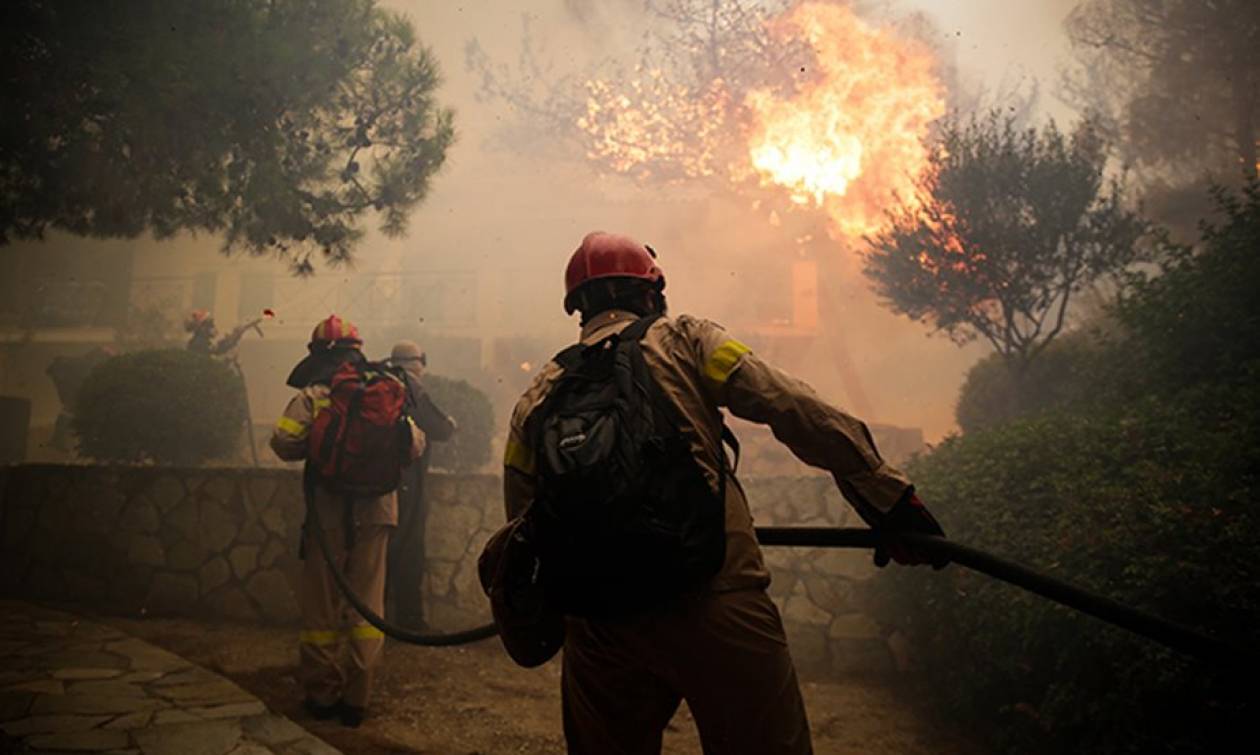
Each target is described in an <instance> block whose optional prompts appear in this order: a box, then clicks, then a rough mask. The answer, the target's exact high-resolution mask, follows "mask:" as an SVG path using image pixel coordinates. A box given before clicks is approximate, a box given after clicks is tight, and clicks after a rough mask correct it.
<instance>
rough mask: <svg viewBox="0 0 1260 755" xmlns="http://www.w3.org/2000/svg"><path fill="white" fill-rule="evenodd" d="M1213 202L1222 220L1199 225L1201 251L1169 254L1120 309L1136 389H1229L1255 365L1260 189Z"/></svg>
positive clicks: (1259, 339)
mask: <svg viewBox="0 0 1260 755" xmlns="http://www.w3.org/2000/svg"><path fill="white" fill-rule="evenodd" d="M1214 195H1215V205H1216V207H1217V210H1218V215H1219V216H1220V217H1221V218H1222V221H1221V222H1220V223H1219V224H1210V223H1209V224H1205V225H1204V226H1203V231H1202V237H1203V238H1202V243H1201V245H1200V247H1199V249H1197V250H1196V249H1192V248H1185V247H1174V248H1173V249H1172V250H1171V253H1170V254H1169V255H1168V256H1167V259H1166V261H1165V263H1164V266H1163V270H1162V274H1161V275H1159V276H1157V277H1147V278H1144V279H1140V280H1139V281H1138V282H1137V283H1136V285H1135V286H1134V290H1133V294H1132V295H1131V296H1129V297H1127V298H1125V299H1123V300H1121V302H1120V305H1119V307H1118V310H1117V315H1118V316H1119V318H1120V320H1121V321H1122V322H1123V323H1124V324H1125V325H1126V326H1127V328H1128V330H1129V332H1130V333H1131V334H1132V336H1131V338H1130V341H1129V343H1128V344H1126V345H1127V347H1128V348H1127V351H1128V358H1127V359H1125V360H1124V361H1123V364H1124V365H1126V366H1127V367H1128V368H1129V376H1128V380H1127V381H1126V382H1127V384H1129V385H1130V386H1132V387H1133V390H1136V391H1141V390H1150V389H1152V388H1155V389H1163V390H1169V389H1175V388H1179V387H1182V386H1187V385H1193V384H1196V383H1198V382H1201V381H1204V380H1213V381H1220V382H1228V381H1230V380H1234V379H1237V378H1239V377H1242V376H1245V375H1246V374H1247V373H1248V372H1249V371H1252V370H1255V369H1257V365H1260V305H1258V304H1257V301H1256V292H1257V291H1260V182H1257V181H1254V180H1253V181H1251V182H1249V183H1248V184H1247V185H1246V186H1245V187H1244V188H1243V189H1242V190H1241V191H1240V192H1239V193H1237V194H1231V193H1228V192H1226V191H1224V190H1223V189H1217V190H1215V191H1214ZM1135 372H1136V373H1137V374H1134V373H1135ZM1155 378H1157V379H1158V384H1157V385H1152V380H1153V379H1155Z"/></svg>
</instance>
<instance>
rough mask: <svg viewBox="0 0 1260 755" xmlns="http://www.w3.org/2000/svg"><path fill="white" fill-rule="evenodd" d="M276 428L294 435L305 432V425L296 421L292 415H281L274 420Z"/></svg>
mask: <svg viewBox="0 0 1260 755" xmlns="http://www.w3.org/2000/svg"><path fill="white" fill-rule="evenodd" d="M276 429H277V430H280V431H281V432H284V433H288V434H289V435H294V436H297V435H303V434H304V433H306V425H304V424H302V423H301V422H298V421H297V420H295V419H293V418H292V417H281V418H280V419H278V420H276Z"/></svg>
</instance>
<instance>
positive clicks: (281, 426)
mask: <svg viewBox="0 0 1260 755" xmlns="http://www.w3.org/2000/svg"><path fill="white" fill-rule="evenodd" d="M328 395H329V388H328V386H326V385H320V384H316V385H311V386H307V387H306V388H303V389H302V390H301V391H299V392H298V394H297V395H296V396H294V397H293V398H292V399H291V400H290V401H289V405H288V406H287V407H285V410H284V414H282V415H281V416H280V419H279V420H277V421H276V427H275V429H274V430H273V431H272V433H271V450H273V451H275V452H276V456H279V457H280V458H281V459H284V460H285V461H301V460H303V459H305V458H306V438H307V435H309V434H310V431H311V424H312V423H314V421H315V415H317V414H318V413H319V412H320V411H321V410H323V409H324V408H325V407H327V406H328V405H329V403H330V402H329V398H328ZM407 423H408V424H409V425H410V426H411V450H410V454H409V457H410V459H411V460H412V461H415V460H416V459H418V458H420V455H421V454H423V453H424V447H425V438H424V433H423V432H421V431H420V428H418V427H416V424H415V422H412V420H411V418H410V417H408V418H407ZM315 500H316V502H317V504H318V506H319V520H320V522H322V523H323V525H324V527H325V528H327V529H334V528H339V527H341V526H342V524H343V522H344V517H345V515H346V512H345V508H346V507H345V502H344V500H343V499H342V498H341V497H340V496H336V495H333V494H332V493H330V492H328V491H327V490H324V489H323V488H319V487H316V489H315ZM351 515H352V516H353V519H354V524H355V525H361V524H384V525H391V526H394V525H397V524H398V497H397V495H395V494H394V493H388V494H386V495H383V496H379V497H377V498H364V499H360V500H357V501H356V502H355V505H354V506H353V507H351Z"/></svg>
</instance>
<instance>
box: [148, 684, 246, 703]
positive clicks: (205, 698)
mask: <svg viewBox="0 0 1260 755" xmlns="http://www.w3.org/2000/svg"><path fill="white" fill-rule="evenodd" d="M154 689H155V691H156V692H157V694H159V695H161V696H162V697H165V698H167V699H170V700H174V701H175V702H177V703H180V704H182V705H186V706H189V705H200V706H205V705H219V704H224V703H236V702H248V701H251V700H253V699H254V697H253V695H251V694H249V693H248V692H246V691H245V690H243V689H241V688H240V687H238V686H236V685H235V684H233V683H231V682H229V681H227V680H226V679H216V680H214V681H211V682H205V683H202V684H181V685H178V686H173V687H156V688H154Z"/></svg>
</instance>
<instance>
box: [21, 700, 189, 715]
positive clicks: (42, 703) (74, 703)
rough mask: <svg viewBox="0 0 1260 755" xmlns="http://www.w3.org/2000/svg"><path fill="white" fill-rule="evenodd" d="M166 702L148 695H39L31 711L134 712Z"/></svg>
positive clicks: (97, 713)
mask: <svg viewBox="0 0 1260 755" xmlns="http://www.w3.org/2000/svg"><path fill="white" fill-rule="evenodd" d="M163 707H166V703H164V702H163V701H161V700H155V699H153V698H148V697H110V696H108V695H40V696H39V697H38V698H36V699H35V702H34V704H33V705H32V706H31V713H32V714H35V713H84V714H93V715H102V714H105V713H115V714H119V713H136V712H138V711H142V710H156V709H158V708H163Z"/></svg>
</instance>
